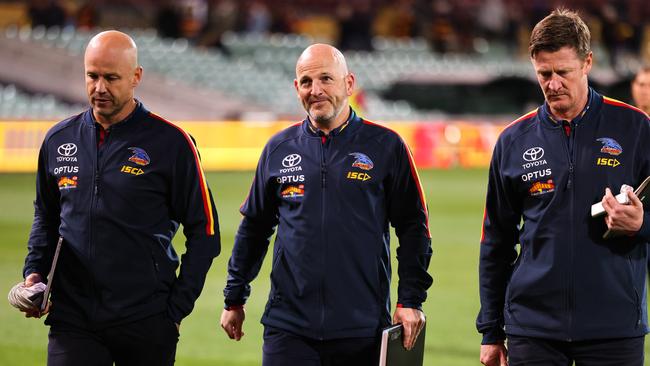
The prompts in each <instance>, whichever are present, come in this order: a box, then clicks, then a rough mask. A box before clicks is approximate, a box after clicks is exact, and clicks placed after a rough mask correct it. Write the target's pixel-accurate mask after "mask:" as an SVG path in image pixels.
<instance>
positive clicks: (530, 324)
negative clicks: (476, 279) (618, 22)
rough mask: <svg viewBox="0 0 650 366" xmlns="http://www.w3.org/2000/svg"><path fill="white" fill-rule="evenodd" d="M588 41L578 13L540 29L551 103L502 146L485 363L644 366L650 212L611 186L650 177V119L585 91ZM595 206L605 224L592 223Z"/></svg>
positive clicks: (492, 210)
mask: <svg viewBox="0 0 650 366" xmlns="http://www.w3.org/2000/svg"><path fill="white" fill-rule="evenodd" d="M589 42H590V34H589V29H588V28H587V26H586V25H585V23H584V22H583V21H582V20H581V19H580V17H579V16H578V15H577V14H576V13H574V12H572V11H567V10H563V9H560V10H555V11H553V12H552V13H551V14H550V15H549V16H547V17H546V18H544V19H543V20H542V21H540V22H539V23H538V24H537V25H536V26H535V28H534V29H533V32H532V35H531V39H530V55H531V61H532V64H533V66H534V69H535V73H536V75H537V80H538V82H539V85H540V87H541V89H542V92H543V93H544V97H545V103H544V105H542V106H541V107H539V108H537V109H536V110H535V111H532V112H530V113H528V114H526V115H524V116H523V117H521V118H519V119H517V120H516V121H514V122H513V123H512V124H510V125H509V126H508V127H507V128H506V129H505V130H504V131H503V133H502V134H501V136H500V137H499V140H498V141H497V144H496V146H495V149H494V154H493V157H492V161H491V165H490V171H489V181H488V192H487V200H486V209H485V219H484V223H483V234H482V237H481V250H480V251H481V254H480V265H479V267H480V269H479V271H480V297H481V310H480V312H479V314H478V318H477V322H476V324H477V328H478V330H479V332H481V333H482V334H483V341H482V346H481V356H480V360H481V363H483V364H484V365H487V366H494V365H497V366H498V365H507V364H509V365H511V366H512V365H571V364H573V362H575V363H576V365H639V366H641V365H642V364H643V344H644V335H645V334H646V332H647V314H646V308H645V306H646V305H645V304H646V297H645V294H646V291H645V274H646V269H645V265H646V261H647V259H646V258H647V245H646V243H647V242H648V239H650V212H648V210H644V207H643V204H642V203H641V202H640V200H639V198H638V197H636V195H635V194H634V193H633V192H631V191H627V193H626V198H627V200H628V201H629V202H628V204H622V203H619V201H617V199H616V198H615V197H614V196H613V194H612V190H616V191H618V190H619V187H621V186H622V185H623V184H627V185H630V186H637V185H638V184H639V183H641V182H642V181H643V179H644V178H645V177H647V176H648V175H650V144H647V143H646V141H650V122H649V121H648V118H647V116H646V115H645V114H644V113H643V112H642V111H640V110H638V109H636V108H634V107H631V106H629V105H627V104H624V103H622V102H619V101H616V100H613V99H610V98H607V97H603V96H601V95H600V94H598V93H597V92H596V91H594V90H593V89H591V88H590V87H589V86H588V79H587V76H588V74H589V71H590V70H591V67H592V62H593V56H592V53H591V50H590V46H589ZM603 193H604V195H603ZM598 202H601V203H602V205H603V207H604V209H605V212H606V217H605V219H604V220H603V219H602V218H592V217H591V206H592V204H594V203H598ZM522 222H523V224H522ZM607 230H610V232H613V233H615V234H618V235H613V236H612V237H607V238H606V236H604V233H605V232H606V231H607ZM517 244H519V245H520V250H519V253H518V252H517V250H516V246H517ZM506 339H507V348H506V345H505V340H506Z"/></svg>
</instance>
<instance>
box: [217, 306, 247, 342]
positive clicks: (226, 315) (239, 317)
mask: <svg viewBox="0 0 650 366" xmlns="http://www.w3.org/2000/svg"><path fill="white" fill-rule="evenodd" d="M244 319H246V311H245V310H244V308H243V307H240V308H237V309H233V310H226V309H224V310H223V312H222V313H221V328H223V330H224V331H225V332H226V334H228V337H230V339H234V340H237V341H239V340H241V338H242V337H243V336H244V332H243V331H242V330H241V328H242V325H243V324H244Z"/></svg>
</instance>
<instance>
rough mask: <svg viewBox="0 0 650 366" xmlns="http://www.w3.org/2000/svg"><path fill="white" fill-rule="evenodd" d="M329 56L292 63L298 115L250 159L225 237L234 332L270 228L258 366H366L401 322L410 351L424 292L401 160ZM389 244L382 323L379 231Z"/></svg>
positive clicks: (335, 54)
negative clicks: (361, 113) (235, 221)
mask: <svg viewBox="0 0 650 366" xmlns="http://www.w3.org/2000/svg"><path fill="white" fill-rule="evenodd" d="M354 86H355V76H354V74H352V73H351V72H349V70H348V68H347V66H346V63H345V58H344V57H343V55H342V54H341V52H340V51H339V50H337V49H336V48H334V47H332V46H329V45H324V44H315V45H312V46H310V47H308V48H307V49H306V50H305V51H304V52H303V53H302V55H301V56H300V58H299V59H298V62H297V64H296V79H295V81H294V87H295V89H296V92H297V94H298V98H299V100H300V101H301V103H302V105H303V107H304V109H305V111H306V112H307V118H305V120H304V121H302V123H299V124H296V125H294V126H292V127H289V128H287V129H286V130H284V131H282V132H280V133H278V134H277V135H275V136H274V137H272V138H271V140H270V141H269V142H268V144H267V145H266V147H265V148H264V151H263V152H262V156H261V158H260V161H259V164H258V168H257V172H256V174H255V179H254V181H253V186H252V187H251V191H250V194H249V196H248V198H247V199H246V201H245V202H244V205H243V206H242V208H241V213H242V214H243V215H244V218H243V220H242V222H241V224H240V226H239V230H238V232H237V236H236V238H235V246H234V248H233V252H232V256H231V258H230V262H229V263H228V281H227V285H226V288H225V290H224V295H225V303H226V304H225V309H224V311H223V313H222V316H221V326H222V327H223V329H224V330H225V332H226V333H227V334H228V336H229V337H230V338H231V339H236V340H239V339H241V337H242V336H243V335H244V333H243V332H242V325H243V322H244V317H245V313H244V303H245V302H246V300H247V299H248V297H249V295H250V282H251V281H252V280H253V279H254V278H255V277H256V276H257V274H258V273H259V270H260V266H261V264H262V261H263V259H264V256H265V255H266V252H267V248H268V245H269V239H270V237H271V235H272V233H273V231H274V230H275V227H276V226H277V236H276V240H275V245H274V248H273V266H272V269H271V293H270V294H269V301H268V303H267V306H266V310H265V312H264V315H263V316H262V323H263V324H264V347H263V365H264V366H280V365H302V366H312V365H313V366H316V365H318V366H321V365H356V366H363V365H372V366H375V365H377V360H378V351H379V349H378V335H379V334H380V330H381V329H382V328H383V327H386V326H388V325H390V324H391V322H392V323H402V324H403V325H404V347H406V348H407V349H410V348H412V347H413V345H414V343H415V340H416V338H417V336H418V334H419V332H420V330H421V329H422V327H423V326H424V314H423V312H422V310H421V306H422V303H423V302H424V300H425V299H426V290H427V288H428V287H429V286H430V285H431V282H432V280H431V276H429V274H428V273H427V267H428V265H429V260H430V256H431V242H430V234H429V229H428V222H427V221H428V220H427V216H428V214H427V207H426V201H425V199H424V195H423V194H422V187H421V186H420V182H419V179H418V175H417V171H416V169H415V166H414V164H413V159H412V157H411V154H410V152H409V150H408V148H407V147H406V145H405V144H404V142H403V141H402V140H401V138H400V137H399V136H398V135H397V134H396V133H395V132H393V131H390V130H388V129H386V128H384V127H381V126H378V125H375V124H373V123H371V122H368V121H366V120H363V119H361V118H359V117H358V116H357V115H356V113H355V112H354V111H353V110H352V109H351V108H350V105H349V103H348V97H349V96H350V95H351V94H352V92H353V90H354ZM389 224H392V225H393V227H395V231H396V233H397V237H398V238H399V242H400V245H399V248H398V249H397V254H398V257H397V259H398V261H399V267H398V271H397V272H398V274H399V286H398V296H397V297H398V298H397V307H396V309H395V312H394V314H393V317H392V320H391V317H390V308H391V304H390V296H389V293H390V277H391V264H390V262H391V261H390V245H389V240H390V232H389Z"/></svg>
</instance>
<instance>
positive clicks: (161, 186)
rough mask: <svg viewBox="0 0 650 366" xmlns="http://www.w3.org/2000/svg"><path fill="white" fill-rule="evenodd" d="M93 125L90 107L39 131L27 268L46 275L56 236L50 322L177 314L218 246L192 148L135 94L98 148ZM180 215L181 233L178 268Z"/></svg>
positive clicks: (90, 323)
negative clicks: (134, 103) (176, 236)
mask: <svg viewBox="0 0 650 366" xmlns="http://www.w3.org/2000/svg"><path fill="white" fill-rule="evenodd" d="M98 128H101V127H100V126H99V125H98V124H96V122H95V121H94V118H93V116H92V110H88V111H86V112H84V113H82V114H79V115H77V116H74V117H71V118H69V119H67V120H64V121H62V122H60V123H58V124H57V125H55V126H54V127H53V128H52V129H51V130H50V131H49V132H48V133H47V135H46V136H45V140H44V141H43V145H42V147H41V151H40V154H39V160H38V173H37V178H36V200H35V202H34V206H35V213H34V222H33V225H32V230H31V233H30V237H29V244H28V246H29V254H28V255H27V258H26V260H25V267H24V270H23V274H24V276H27V275H29V274H30V273H33V272H37V273H39V274H41V276H42V277H43V278H44V277H45V276H46V275H47V274H48V272H49V270H50V266H51V263H52V256H53V252H54V248H55V247H56V242H57V238H58V236H59V235H61V236H63V238H64V244H63V246H62V249H61V254H60V257H59V262H58V264H57V267H56V272H55V275H54V282H53V284H52V308H51V312H50V314H49V316H48V319H47V323H48V324H53V323H69V324H74V325H78V326H83V327H90V328H102V327H106V326H110V325H115V324H120V323H125V322H129V321H133V320H137V319H140V318H144V317H146V316H149V315H153V314H157V313H162V312H167V314H168V315H169V317H170V318H171V319H172V320H173V321H174V322H176V323H180V321H181V320H182V319H183V318H184V317H185V316H187V315H188V314H189V313H190V312H191V311H192V308H193V306H194V302H195V300H196V298H197V297H198V296H199V294H200V293H201V289H202V288H203V284H204V282H205V277H206V273H207V271H208V269H209V267H210V265H211V263H212V259H213V258H214V257H216V256H217V255H218V254H219V251H220V245H221V244H220V240H219V228H218V223H217V212H216V209H215V206H214V202H213V201H212V197H211V193H210V190H209V189H208V186H207V182H206V180H205V176H204V174H203V171H202V168H201V166H200V161H199V155H198V151H197V150H196V147H195V145H194V143H193V141H192V139H191V137H190V136H189V135H188V134H187V133H185V132H184V131H182V130H181V129H180V128H178V127H176V126H174V125H173V124H171V123H170V122H167V121H165V120H164V119H162V118H160V117H158V116H156V115H154V114H152V113H150V112H149V111H147V110H146V109H145V108H144V107H143V106H142V104H141V103H139V102H138V106H137V107H136V109H135V110H134V112H133V113H132V114H131V115H130V116H129V117H127V118H126V119H125V120H124V121H122V122H119V123H117V124H115V125H113V126H111V127H110V128H109V131H108V132H109V133H108V134H107V135H106V137H105V140H104V141H103V143H102V144H101V145H100V146H99V147H98V142H97V134H98V131H97V129H98ZM179 223H180V224H183V228H184V229H183V233H184V234H185V236H186V238H187V242H186V252H185V254H184V255H183V256H182V265H181V268H180V273H179V276H178V277H177V276H176V273H175V271H176V268H177V267H178V266H179V259H178V257H177V255H176V252H175V251H174V248H173V247H172V244H171V240H172V237H173V236H174V234H175V233H176V229H177V228H178V225H179Z"/></svg>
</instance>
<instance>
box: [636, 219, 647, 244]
mask: <svg viewBox="0 0 650 366" xmlns="http://www.w3.org/2000/svg"><path fill="white" fill-rule="evenodd" d="M636 235H637V236H640V237H642V238H643V239H644V240H645V241H649V242H650V212H644V213H643V223H642V224H641V228H640V229H639V231H638V232H637V233H636Z"/></svg>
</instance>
